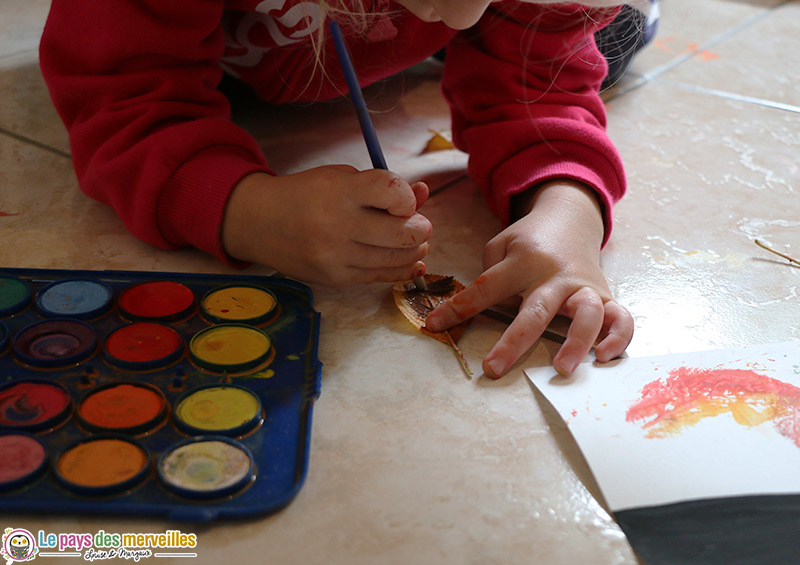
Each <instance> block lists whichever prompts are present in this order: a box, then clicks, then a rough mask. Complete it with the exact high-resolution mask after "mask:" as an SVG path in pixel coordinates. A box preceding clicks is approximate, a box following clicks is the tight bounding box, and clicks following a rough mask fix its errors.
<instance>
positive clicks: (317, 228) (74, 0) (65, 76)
mask: <svg viewBox="0 0 800 565" xmlns="http://www.w3.org/2000/svg"><path fill="white" fill-rule="evenodd" d="M224 6H225V3H224V2H210V1H208V0H169V1H166V2H165V1H163V0H104V1H103V2H96V1H95V0H70V1H65V0H58V1H54V2H53V4H52V6H51V11H50V15H49V17H48V21H47V25H46V28H45V31H44V35H43V38H42V43H41V50H40V55H41V57H40V59H41V67H42V71H43V74H44V77H45V79H46V81H47V85H48V87H49V89H50V93H51V96H52V98H53V101H54V103H55V106H56V108H57V110H58V111H59V113H60V115H61V117H62V119H63V120H64V123H65V125H66V126H67V129H68V131H69V134H70V144H71V148H72V156H73V161H74V165H75V170H76V173H77V176H78V180H79V183H80V185H81V188H82V189H83V190H84V192H86V193H87V194H89V195H90V196H92V197H93V198H95V199H97V200H100V201H102V202H105V203H107V204H109V205H110V206H112V207H113V208H114V209H115V211H116V212H117V214H118V215H119V216H120V218H121V219H122V220H123V222H124V223H125V225H126V226H127V227H128V229H129V230H130V231H131V232H132V233H133V234H134V235H136V236H137V237H139V238H141V239H143V240H145V241H147V242H148V243H151V244H153V245H156V246H159V247H162V248H168V249H169V248H176V247H183V246H194V247H197V248H199V249H202V250H204V251H207V252H208V253H211V254H213V255H215V256H216V257H218V258H220V259H222V260H223V261H227V262H230V263H234V264H235V263H236V260H239V261H257V262H259V263H263V264H266V265H268V266H271V267H273V268H276V269H278V270H280V271H282V272H284V273H285V274H287V275H290V276H295V277H297V278H301V279H304V280H306V281H316V282H324V283H327V284H352V283H362V282H370V281H373V280H397V279H406V278H411V277H413V276H416V275H418V274H419V272H420V270H422V269H424V265H422V264H421V263H420V259H421V258H422V257H423V256H424V255H425V252H426V250H427V239H428V236H429V234H430V223H429V222H428V221H427V219H425V218H424V217H422V216H421V215H419V214H417V213H416V208H417V207H418V206H419V205H420V203H421V202H422V201H424V198H425V197H426V196H427V188H425V187H424V186H423V185H416V186H415V187H411V186H409V184H408V183H406V182H405V181H402V180H401V179H399V178H398V177H397V176H396V175H392V174H391V173H388V172H386V171H382V172H373V171H367V172H363V173H358V172H356V171H354V170H352V169H349V168H347V167H335V166H332V167H322V168H319V169H315V170H313V171H307V172H305V173H302V174H297V175H290V176H287V177H280V178H278V177H274V176H272V175H271V171H270V169H269V167H268V166H267V163H266V161H265V159H264V157H263V155H262V154H261V150H260V148H259V146H258V144H257V143H256V141H255V140H254V139H253V138H252V137H251V136H250V135H249V134H248V133H247V132H246V131H245V130H243V129H241V128H240V127H238V126H237V125H235V124H233V123H232V122H231V120H230V109H229V106H228V101H227V100H226V98H225V97H224V96H223V94H222V93H220V92H219V91H218V90H217V85H218V83H219V80H220V77H221V70H220V68H219V65H218V61H219V59H220V57H221V56H222V54H223V53H224V51H225V36H224V33H223V31H222V27H221V20H222V10H223V8H224ZM277 80H280V79H279V78H276V81H277Z"/></svg>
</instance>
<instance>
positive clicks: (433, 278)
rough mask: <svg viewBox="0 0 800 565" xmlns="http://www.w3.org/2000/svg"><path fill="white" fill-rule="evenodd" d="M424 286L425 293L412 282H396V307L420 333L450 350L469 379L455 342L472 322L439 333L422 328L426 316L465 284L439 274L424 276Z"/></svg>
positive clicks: (394, 291)
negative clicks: (447, 346) (451, 349)
mask: <svg viewBox="0 0 800 565" xmlns="http://www.w3.org/2000/svg"><path fill="white" fill-rule="evenodd" d="M425 285H426V286H427V288H426V289H425V290H418V289H417V288H416V287H415V286H414V281H405V282H398V283H396V284H395V285H394V288H393V289H392V291H393V294H394V302H395V304H397V308H398V309H399V310H400V311H401V312H402V313H403V315H404V316H405V317H406V318H407V319H408V321H409V322H411V323H412V324H413V325H414V327H415V328H417V329H418V330H420V331H421V332H422V333H424V334H425V335H429V336H431V337H432V338H434V339H436V340H438V341H441V342H442V343H446V344H447V345H449V346H450V347H452V348H453V350H454V351H455V353H456V355H457V356H458V360H459V361H460V362H461V366H462V367H463V368H464V371H465V372H466V373H467V375H468V376H471V375H472V370H471V369H470V368H469V364H468V363H467V360H466V358H465V357H464V354H463V353H462V352H461V350H460V349H459V348H458V345H457V343H458V340H459V339H461V336H462V335H463V334H464V331H465V330H466V329H467V327H468V326H469V324H470V322H471V321H472V320H471V319H469V320H467V321H465V322H462V323H460V324H459V325H457V326H454V327H452V328H450V329H449V330H446V331H442V332H432V331H430V330H428V329H427V328H426V327H425V319H426V318H427V317H428V314H430V313H431V312H432V311H433V310H434V308H436V307H437V306H438V305H439V304H441V303H442V302H444V301H445V300H447V299H448V298H450V297H451V296H453V295H454V294H456V293H458V292H461V291H462V290H463V289H464V285H463V284H461V283H460V282H458V281H457V280H455V279H454V278H453V277H445V276H442V275H425Z"/></svg>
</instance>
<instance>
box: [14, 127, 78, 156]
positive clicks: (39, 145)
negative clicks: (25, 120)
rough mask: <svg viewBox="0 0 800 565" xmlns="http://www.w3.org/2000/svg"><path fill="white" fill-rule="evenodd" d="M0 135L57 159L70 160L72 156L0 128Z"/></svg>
mask: <svg viewBox="0 0 800 565" xmlns="http://www.w3.org/2000/svg"><path fill="white" fill-rule="evenodd" d="M0 135H5V136H8V137H11V138H13V139H16V140H17V141H21V142H23V143H27V144H28V145H34V146H36V147H38V148H39V149H44V150H45V151H49V152H50V153H55V154H56V155H58V156H59V157H64V158H65V159H72V155H70V154H69V153H67V152H66V151H61V150H60V149H56V148H55V147H51V146H49V145H47V144H45V143H42V142H41V141H36V140H35V139H31V138H30V137H25V136H24V135H20V134H18V133H14V132H13V131H9V130H7V129H5V128H2V127H0Z"/></svg>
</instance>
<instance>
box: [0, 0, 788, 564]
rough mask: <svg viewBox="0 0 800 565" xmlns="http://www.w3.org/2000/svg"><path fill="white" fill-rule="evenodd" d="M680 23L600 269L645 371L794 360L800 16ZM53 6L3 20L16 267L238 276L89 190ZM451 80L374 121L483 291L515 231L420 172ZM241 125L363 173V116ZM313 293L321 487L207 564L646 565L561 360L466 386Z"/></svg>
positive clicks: (425, 79) (77, 523)
mask: <svg viewBox="0 0 800 565" xmlns="http://www.w3.org/2000/svg"><path fill="white" fill-rule="evenodd" d="M662 4H665V5H664V6H662V13H663V19H662V26H661V31H660V34H659V37H658V40H657V42H656V43H655V44H654V45H652V46H651V47H649V48H648V49H647V50H646V51H645V52H644V53H642V55H641V56H640V57H639V58H638V59H637V61H636V62H635V64H634V67H633V69H632V70H631V73H630V74H629V76H627V77H626V78H625V79H624V80H623V81H622V83H621V84H620V85H618V86H617V88H616V89H615V90H614V91H612V92H610V93H608V95H607V99H608V114H609V124H610V125H609V131H610V134H611V136H612V138H613V139H614V140H615V142H616V143H617V144H618V146H619V148H620V150H621V152H622V154H623V158H624V159H625V162H626V166H627V170H628V175H629V179H630V192H629V195H628V196H627V197H626V198H625V200H624V201H623V202H621V203H620V204H619V205H618V207H617V209H616V225H615V230H614V235H613V237H612V240H611V243H610V244H609V245H608V246H607V248H606V249H605V251H604V254H603V263H604V268H605V271H606V273H607V276H608V278H609V281H610V284H611V286H612V290H613V291H614V292H615V294H616V297H617V299H618V300H619V301H620V302H621V303H622V304H624V305H625V306H626V307H628V308H629V309H630V310H631V312H632V313H633V315H634V317H635V319H636V335H635V337H634V341H633V343H632V344H631V346H630V348H629V350H628V354H629V355H630V356H646V355H656V354H664V353H671V352H682V351H692V350H700V349H710V348H722V347H730V346H739V345H744V344H749V343H768V342H778V341H785V340H790V339H800V329H799V326H798V311H799V310H798V288H800V269H799V268H797V267H793V266H790V265H788V264H787V263H786V262H783V261H781V260H780V259H778V258H777V257H775V256H772V255H770V254H768V253H766V252H764V251H763V250H761V249H760V248H758V247H757V246H756V245H755V244H754V243H753V240H754V239H755V238H756V237H758V238H761V239H763V240H764V241H767V242H769V243H771V244H773V245H774V246H775V247H777V248H778V249H780V250H782V251H784V252H787V253H789V254H792V255H795V256H797V255H800V251H798V250H799V249H800V237H798V233H800V232H799V231H798V227H800V204H798V202H799V201H798V191H800V64H798V63H800V61H798V55H797V52H798V49H796V48H792V47H791V46H792V45H794V46H797V44H798V43H797V41H798V40H797V37H796V29H795V28H796V26H795V25H794V23H793V22H797V21H800V2H798V1H789V2H781V1H779V0H771V1H755V0H753V1H747V2H746V1H732V0H665V2H663V3H662ZM48 5H49V2H48V1H47V0H27V1H23V0H5V3H4V4H3V8H2V11H3V17H2V18H0V90H2V91H3V92H4V93H5V95H6V96H5V102H4V103H3V104H2V105H0V265H2V266H4V267H38V268H71V269H135V270H156V271H186V272H217V273H232V272H233V271H231V270H230V269H228V268H227V267H225V266H223V265H221V264H219V263H217V262H216V261H215V260H213V259H211V258H209V257H206V256H203V255H201V254H199V253H197V252H194V251H191V250H186V251H179V252H163V251H160V250H157V249H154V248H151V247H148V246H147V245H145V244H143V243H140V242H139V241H137V240H135V239H134V238H133V237H131V236H130V235H129V234H128V233H127V232H126V231H125V229H124V227H123V226H122V225H121V223H120V222H119V220H118V219H117V218H116V216H115V215H114V214H113V213H112V212H111V211H110V210H109V209H107V208H106V207H104V206H103V205H100V204H98V203H95V202H93V201H90V200H89V199H88V198H86V197H85V196H84V195H83V194H82V193H81V192H80V190H79V189H78V187H77V184H76V182H75V178H74V174H73V172H72V167H71V164H70V161H69V145H68V141H67V137H66V134H65V132H64V130H63V126H62V125H61V123H60V121H59V120H58V117H57V116H56V114H55V111H54V110H53V109H52V107H51V106H50V102H49V99H48V97H47V93H46V90H45V87H44V84H43V82H42V79H41V76H40V73H39V71H38V68H37V55H36V45H37V42H38V35H39V33H40V32H41V27H42V25H43V21H44V18H45V16H46V12H47V7H48ZM6 14H11V15H12V16H13V17H12V18H7V17H6ZM436 78H437V69H436V67H435V66H428V67H423V68H420V69H417V71H416V72H415V73H413V74H410V75H408V76H406V77H405V78H404V79H403V80H402V81H400V80H394V81H390V82H389V83H387V85H384V86H382V87H381V88H380V89H375V88H373V89H370V90H369V91H368V99H369V101H370V104H371V105H372V106H373V108H376V109H378V110H380V111H379V112H378V113H376V115H375V122H376V127H377V129H378V133H379V136H380V137H381V139H382V141H383V144H384V149H385V151H386V154H387V160H388V162H389V164H390V166H391V168H393V169H394V170H396V171H398V172H400V173H402V174H403V175H405V176H407V177H409V178H426V179H432V182H433V184H434V185H435V186H443V188H441V189H440V190H438V191H437V193H436V194H435V196H434V197H433V198H432V199H431V200H430V201H429V202H428V203H427V204H426V205H425V207H424V208H423V210H422V211H423V212H424V213H425V214H426V215H428V216H429V217H430V218H431V220H432V221H433V223H434V226H435V233H434V237H433V241H432V244H433V245H432V250H431V253H430V255H429V259H428V264H429V268H430V269H431V271H433V272H439V273H446V274H452V275H455V276H456V277H457V278H459V279H460V280H462V281H464V282H469V281H472V280H474V279H475V278H476V277H477V276H478V274H480V256H481V251H482V246H483V243H484V242H485V241H486V240H487V239H488V238H490V237H491V236H492V235H493V234H494V233H495V232H496V231H497V229H498V227H499V225H498V223H497V221H496V220H495V219H494V218H493V217H492V216H491V215H490V214H489V212H488V211H486V209H485V208H484V206H483V203H482V200H481V197H480V195H479V193H478V191H477V188H476V187H475V185H474V184H473V183H471V182H470V181H468V180H466V179H464V178H463V168H464V163H465V160H464V157H463V155H460V154H458V153H456V152H445V153H439V154H434V155H427V156H419V155H418V153H419V151H420V149H421V148H422V146H423V145H424V143H425V141H426V140H427V139H428V137H429V135H430V134H429V133H428V129H429V128H432V129H446V128H448V127H449V125H448V115H447V109H446V106H445V104H444V102H443V101H442V99H441V97H440V95H439V91H438V85H437V83H436ZM235 117H236V119H237V121H239V122H240V123H242V124H243V125H244V126H245V127H247V128H249V129H250V130H251V131H252V132H253V133H254V135H256V137H257V138H258V139H259V140H260V141H261V142H262V145H263V146H264V148H265V152H266V153H267V155H268V157H269V158H271V159H272V160H274V162H275V163H281V166H282V167H283V169H282V172H288V171H292V170H297V169H299V168H302V167H307V166H312V165H318V164H323V163H331V162H344V163H350V164H352V165H355V166H357V167H363V168H366V167H368V166H369V163H368V158H367V155H366V151H365V149H364V147H363V142H362V140H361V138H360V134H359V131H358V126H357V123H356V121H355V118H354V116H353V114H352V109H351V108H350V106H349V105H348V104H347V103H346V102H343V101H342V102H338V103H334V104H325V105H319V106H314V107H306V108H292V109H289V110H280V111H279V110H275V109H269V108H266V109H265V108H257V107H255V105H253V104H250V103H243V104H240V105H239V106H238V107H237V110H236V116H235ZM267 131H270V132H275V131H279V132H281V134H280V136H279V137H276V136H275V135H274V133H273V134H272V137H270V138H268V137H267V135H266V132H267ZM454 179H455V180H454ZM246 273H247V274H266V273H268V270H267V269H264V268H262V267H253V268H250V269H248V270H247V271H246ZM313 290H314V293H315V296H316V306H317V309H318V310H319V311H320V312H321V313H322V318H323V329H322V337H321V344H320V352H319V356H320V359H321V361H322V362H323V363H324V371H323V382H322V395H321V397H320V399H319V401H318V402H317V404H316V408H315V415H314V428H313V439H312V452H311V466H310V471H309V474H308V478H307V481H306V484H305V486H304V487H303V489H302V490H301V492H300V494H299V495H298V497H297V498H296V499H295V500H294V502H293V503H292V504H291V505H290V506H288V507H287V508H286V509H285V510H283V511H282V512H280V513H278V514H276V515H273V516H269V517H264V518H259V519H254V520H248V521H242V522H236V523H217V524H213V525H208V526H199V527H196V528H195V529H194V531H196V532H197V533H198V536H199V545H198V548H197V553H198V557H197V559H196V562H202V563H217V562H222V561H227V562H229V563H244V562H251V561H252V556H253V555H260V556H264V560H265V562H269V563H279V562H281V563H370V564H372V563H398V564H399V563H403V564H405V563H548V564H550V563H552V564H562V563H564V564H566V563H586V564H592V563H598V564H611V563H635V562H636V559H635V557H634V555H633V553H632V551H631V549H630V547H629V545H628V543H627V541H626V540H625V537H624V536H623V534H622V532H621V531H620V529H619V528H618V527H617V525H616V524H615V522H614V521H613V519H612V518H611V517H610V516H609V514H608V513H607V512H606V511H605V510H604V508H603V503H602V497H601V496H600V493H599V490H598V489H597V486H596V484H595V483H594V481H593V479H592V477H591V475H590V473H589V471H588V468H587V467H586V465H585V463H584V462H583V459H582V458H581V456H580V453H579V452H578V450H577V448H576V447H575V446H574V443H573V442H572V440H571V438H570V436H569V434H568V432H567V430H566V427H565V426H564V425H563V424H562V423H561V421H560V420H559V419H558V418H557V416H556V415H555V414H554V412H553V411H552V410H551V409H549V408H548V407H547V406H546V405H545V404H544V402H543V400H542V398H541V397H540V396H539V395H538V394H537V393H535V392H534V391H533V390H532V389H531V387H530V385H529V384H528V383H527V381H526V379H525V377H524V374H523V371H522V368H523V367H524V366H526V365H530V366H538V365H542V364H547V363H548V362H549V359H550V356H551V355H552V354H553V353H554V351H555V350H554V346H553V344H550V343H548V342H546V341H542V342H540V343H539V344H537V345H536V346H534V348H532V350H531V351H530V352H529V354H528V355H526V356H525V358H524V359H523V360H522V361H521V362H520V363H519V364H518V365H517V366H516V367H515V368H514V369H513V370H512V371H511V373H510V374H509V375H507V376H506V377H504V378H503V379H501V380H499V381H489V380H487V379H485V378H474V379H472V380H468V379H467V378H465V377H464V375H463V374H462V372H461V370H460V368H459V365H458V363H457V361H456V359H455V357H454V356H453V355H452V353H451V352H450V351H449V350H448V349H447V348H446V347H445V346H443V345H442V344H440V343H438V342H436V341H434V340H430V339H427V338H424V337H422V336H420V335H419V334H418V333H416V332H415V331H414V330H413V329H412V328H411V327H410V326H409V325H408V324H407V323H406V322H405V320H404V319H403V318H402V317H401V316H400V314H399V313H398V312H397V311H396V310H395V308H394V306H393V302H392V299H391V295H390V290H389V286H388V285H380V284H376V285H372V286H370V287H359V288H348V289H343V290H334V289H329V288H324V287H314V288H313ZM503 328H504V326H503V325H502V324H501V323H499V322H495V321H492V320H488V319H478V320H477V321H476V323H475V324H474V325H473V326H472V328H471V329H470V330H469V332H468V333H467V335H466V336H465V337H464V338H463V341H462V342H461V345H462V348H463V350H464V352H465V354H466V356H467V358H468V359H469V361H470V362H471V364H472V365H474V366H475V367H480V361H481V359H482V357H483V355H485V354H486V353H487V352H488V351H489V349H490V348H491V346H492V344H493V343H494V341H495V340H496V339H497V337H498V336H499V335H500V333H501V332H502V330H503ZM1 512H2V511H1V510H0V516H2V522H3V523H4V524H5V523H6V522H8V524H5V525H15V526H18V527H25V528H27V529H29V530H31V531H36V530H38V529H44V530H47V531H50V532H77V531H87V532H94V531H97V530H99V529H102V528H104V529H106V531H117V532H131V531H137V532H138V531H151V532H161V531H165V530H167V529H171V528H175V527H176V524H171V523H168V522H164V521H160V520H149V519H148V520H140V519H130V518H125V517H120V518H112V519H109V518H106V517H98V518H93V517H86V516H81V517H78V516H53V517H37V516H24V517H19V516H7V515H2V514H1ZM12 523H13V524H12ZM190 529H191V526H189V527H186V525H184V526H183V530H184V531H187V530H190Z"/></svg>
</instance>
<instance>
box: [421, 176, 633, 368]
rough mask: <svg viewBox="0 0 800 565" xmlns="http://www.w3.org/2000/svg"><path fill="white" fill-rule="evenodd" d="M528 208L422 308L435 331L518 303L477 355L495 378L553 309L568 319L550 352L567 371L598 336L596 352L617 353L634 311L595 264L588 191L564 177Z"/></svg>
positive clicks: (606, 357)
mask: <svg viewBox="0 0 800 565" xmlns="http://www.w3.org/2000/svg"><path fill="white" fill-rule="evenodd" d="M531 206H532V208H527V207H526V209H530V212H529V213H527V214H526V215H524V216H523V217H521V218H520V219H519V220H517V221H516V222H514V223H513V224H511V225H510V226H509V227H508V228H506V229H505V230H504V231H502V232H501V233H500V234H498V235H497V236H496V237H495V238H493V239H492V240H491V241H490V242H489V243H487V244H486V248H485V250H484V268H485V271H484V273H483V274H482V275H481V276H480V277H478V279H477V280H476V281H475V282H474V283H473V284H472V285H470V286H469V287H467V288H466V289H465V290H464V291H462V292H461V293H460V294H457V295H456V296H454V297H452V298H451V299H449V300H448V301H446V302H444V303H443V304H441V305H440V306H439V307H438V308H436V309H435V310H434V311H433V312H431V313H430V314H429V315H428V318H427V327H428V329H430V330H432V331H441V330H443V329H447V328H449V327H452V326H454V325H456V324H457V323H459V322H462V321H463V320H465V319H467V318H469V317H471V316H474V315H475V314H477V313H478V312H480V311H482V310H484V309H486V308H488V307H490V306H492V305H494V304H497V303H499V302H502V301H504V300H506V299H508V298H510V297H512V296H521V297H522V304H521V306H520V308H519V313H518V314H517V316H516V318H515V320H514V322H513V323H512V324H511V325H510V326H509V327H508V329H507V330H506V331H505V333H504V334H503V335H502V336H501V338H500V339H499V340H498V342H497V344H495V346H494V347H493V348H492V350H491V351H490V352H489V354H488V355H487V356H486V359H484V362H483V370H484V373H485V374H486V375H487V376H488V377H492V378H497V377H500V376H502V375H503V374H505V372H506V371H508V369H509V368H510V367H511V366H512V365H513V364H514V363H515V362H516V361H517V359H519V358H520V356H522V355H523V354H524V353H525V352H526V351H527V350H528V348H530V347H531V345H533V343H534V342H535V341H536V340H537V339H538V338H539V337H540V336H541V334H542V332H543V331H544V330H545V328H546V327H547V325H548V324H549V323H550V321H551V320H552V319H553V317H554V316H555V315H556V314H561V315H563V316H567V317H569V318H571V319H572V324H571V325H570V328H569V332H568V334H567V339H566V341H565V342H564V344H563V345H562V346H561V348H560V350H559V351H558V353H557V354H556V356H555V358H554V359H553V366H554V367H555V369H556V370H557V371H558V372H559V373H561V374H563V375H569V374H570V373H572V371H574V370H575V367H576V366H577V365H578V363H580V361H582V360H583V358H584V357H585V356H586V354H587V353H588V352H589V350H590V348H591V347H592V345H593V344H594V343H595V340H596V339H597V338H598V336H599V337H601V338H602V340H601V341H600V343H599V344H598V346H597V348H596V349H595V356H596V358H597V360H598V361H600V362H605V361H610V360H611V359H613V358H615V357H617V356H618V355H620V354H621V353H622V352H623V351H624V350H625V348H626V347H627V346H628V344H629V343H630V340H631V338H632V336H633V318H632V317H631V315H630V313H628V311H627V310H626V309H625V308H623V307H622V306H620V305H619V304H617V303H616V302H614V300H613V299H612V297H611V292H610V291H609V288H608V285H607V284H606V281H605V277H604V276H603V273H602V271H601V269H600V261H599V253H600V246H601V243H602V238H603V233H604V232H603V229H604V228H603V221H602V217H601V215H600V209H599V205H598V204H597V201H596V199H595V197H594V194H593V193H592V192H591V191H590V190H589V189H588V188H585V187H583V186H581V185H578V184H575V183H570V181H558V182H557V183H550V184H548V185H546V186H545V187H543V188H542V189H540V190H539V191H538V192H536V193H535V196H534V197H533V199H532V203H531Z"/></svg>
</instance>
